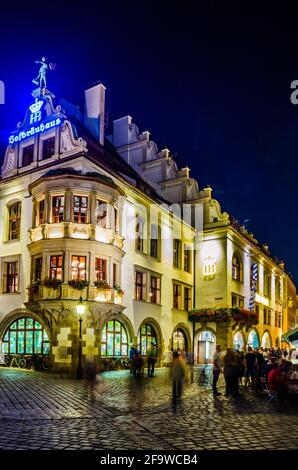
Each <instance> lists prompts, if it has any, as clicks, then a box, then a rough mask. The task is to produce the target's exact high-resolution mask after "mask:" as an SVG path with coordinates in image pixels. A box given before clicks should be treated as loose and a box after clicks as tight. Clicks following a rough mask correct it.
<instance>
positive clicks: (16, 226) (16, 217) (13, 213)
mask: <svg viewBox="0 0 298 470" xmlns="http://www.w3.org/2000/svg"><path fill="white" fill-rule="evenodd" d="M20 222H21V203H20V202H15V203H14V204H12V205H11V206H10V208H9V233H8V239H9V240H18V239H19V238H20Z"/></svg>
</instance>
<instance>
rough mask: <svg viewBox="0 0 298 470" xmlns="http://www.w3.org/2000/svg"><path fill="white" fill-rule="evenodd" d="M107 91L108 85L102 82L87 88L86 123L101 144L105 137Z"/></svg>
mask: <svg viewBox="0 0 298 470" xmlns="http://www.w3.org/2000/svg"><path fill="white" fill-rule="evenodd" d="M105 91H106V87H105V86H104V85H103V84H102V83H98V84H96V85H93V86H92V87H90V88H87V90H85V114H84V125H85V126H86V127H87V129H88V130H89V131H90V132H91V134H93V136H94V137H95V138H96V140H97V141H98V142H99V143H100V144H101V145H103V144H104V138H105V136H104V120H105Z"/></svg>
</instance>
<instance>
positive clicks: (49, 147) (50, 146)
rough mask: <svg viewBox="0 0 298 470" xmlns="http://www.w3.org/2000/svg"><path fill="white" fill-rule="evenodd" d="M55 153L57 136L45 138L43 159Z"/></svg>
mask: <svg viewBox="0 0 298 470" xmlns="http://www.w3.org/2000/svg"><path fill="white" fill-rule="evenodd" d="M54 153H55V137H50V138H49V139H45V140H44V141H43V144H42V159H43V160H47V159H48V158H51V157H52V156H53V155H54Z"/></svg>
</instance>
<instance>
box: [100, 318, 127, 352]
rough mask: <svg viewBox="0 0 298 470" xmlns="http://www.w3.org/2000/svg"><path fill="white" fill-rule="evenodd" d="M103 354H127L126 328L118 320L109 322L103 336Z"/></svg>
mask: <svg viewBox="0 0 298 470" xmlns="http://www.w3.org/2000/svg"><path fill="white" fill-rule="evenodd" d="M101 355H102V356H127V355H128V340H127V333H126V329H125V328H124V326H123V325H122V323H120V322H119V321H117V320H111V321H109V322H107V323H106V324H105V326H104V328H103V331H102V336H101Z"/></svg>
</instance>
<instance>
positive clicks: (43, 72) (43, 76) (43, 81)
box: [32, 57, 56, 88]
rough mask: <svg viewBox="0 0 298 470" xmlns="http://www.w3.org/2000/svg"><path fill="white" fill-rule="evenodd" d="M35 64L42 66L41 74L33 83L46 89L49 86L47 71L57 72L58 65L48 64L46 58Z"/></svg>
mask: <svg viewBox="0 0 298 470" xmlns="http://www.w3.org/2000/svg"><path fill="white" fill-rule="evenodd" d="M35 64H40V67H39V72H38V75H37V77H36V78H34V79H33V80H32V83H34V84H35V85H37V86H39V87H40V88H46V86H47V77H46V75H47V69H49V70H55V67H56V64H52V63H50V64H47V63H46V59H45V57H42V59H41V60H35Z"/></svg>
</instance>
